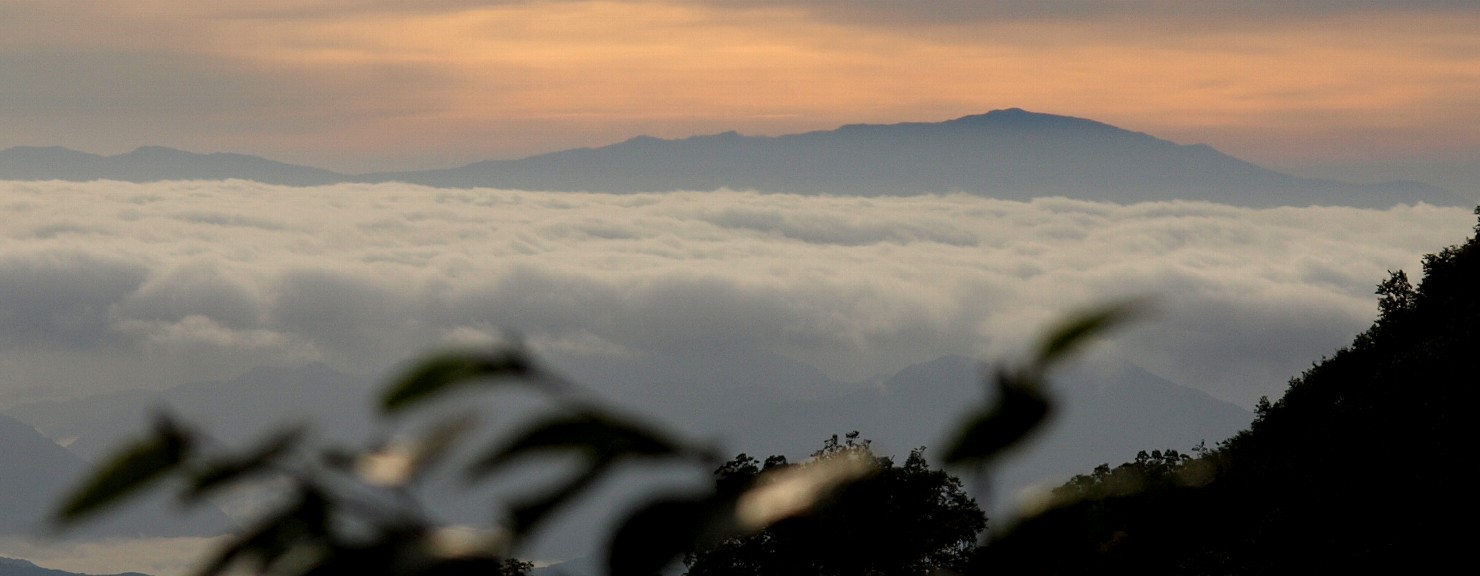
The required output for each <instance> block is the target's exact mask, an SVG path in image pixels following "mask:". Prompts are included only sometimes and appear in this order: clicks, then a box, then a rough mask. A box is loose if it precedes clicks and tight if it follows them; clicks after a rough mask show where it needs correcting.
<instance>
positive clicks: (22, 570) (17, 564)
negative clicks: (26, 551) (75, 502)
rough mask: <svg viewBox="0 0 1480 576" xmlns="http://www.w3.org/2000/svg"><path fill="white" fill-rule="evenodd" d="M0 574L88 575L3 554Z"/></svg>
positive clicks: (135, 575) (134, 574)
mask: <svg viewBox="0 0 1480 576" xmlns="http://www.w3.org/2000/svg"><path fill="white" fill-rule="evenodd" d="M0 576H88V575H85V574H79V573H77V572H68V571H66V570H57V569H54V568H42V567H40V566H37V565H36V564H34V563H32V562H29V561H26V560H19V559H16V558H6V557H4V556H0ZM94 576H101V575H94ZM106 576H147V575H146V574H140V573H138V572H123V573H120V574H108V575H106Z"/></svg>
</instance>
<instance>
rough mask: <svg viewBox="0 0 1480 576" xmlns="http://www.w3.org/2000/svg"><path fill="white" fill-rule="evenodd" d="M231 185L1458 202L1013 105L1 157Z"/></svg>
mask: <svg viewBox="0 0 1480 576" xmlns="http://www.w3.org/2000/svg"><path fill="white" fill-rule="evenodd" d="M226 178H240V179H246V180H255V181H259V182H264V183H269V184H284V185H295V186H303V185H319V184H330V183H336V182H365V183H378V182H404V183H410V184H420V185H426V186H435V187H454V188H471V187H492V188H516V189H526V190H545V191H591V192H618V193H623V192H667V191H676V190H697V191H708V190H716V189H720V188H730V189H735V190H757V191H761V192H776V193H793V194H831V195H845V196H854V195H857V196H883V195H914V194H932V193H964V194H973V195H979V196H987V197H992V198H1000V199H1008V200H1026V199H1030V198H1038V197H1045V196H1065V197H1070V198H1078V199H1085V200H1097V201H1109V202H1120V203H1128V202H1142V201H1158V200H1177V199H1180V200H1203V201H1212V202H1219V203H1223V204H1229V205H1234V206H1252V207H1264V206H1305V205H1313V204H1315V205H1342V206H1362V207H1388V206H1392V205H1394V204H1399V203H1415V202H1427V203H1430V204H1440V205H1456V206H1457V205H1464V204H1466V203H1465V202H1464V201H1462V200H1461V199H1459V198H1457V197H1456V196H1454V195H1453V194H1450V193H1449V192H1447V191H1445V190H1443V189H1441V188H1437V187H1433V186H1429V185H1426V184H1421V183H1416V182H1403V181H1395V182H1387V183H1381V184H1350V183H1345V182H1338V181H1334V180H1320V179H1310V178H1298V177H1294V176H1290V175H1286V174H1282V173H1279V172H1275V171H1272V170H1268V169H1265V168H1261V167H1259V166H1255V165H1254V164H1250V163H1248V162H1245V161H1243V160H1239V159H1237V158H1234V157H1232V156H1229V155H1227V154H1223V153H1221V152H1219V151H1217V150H1214V149H1213V148H1211V147H1209V146H1207V145H1203V144H1191V145H1183V144H1176V143H1174V142H1170V141H1167V140H1162V139H1160V138H1156V137H1154V136H1150V135H1148V134H1143V133H1140V132H1133V131H1130V130H1124V129H1121V128H1117V127H1114V126H1111V125H1108V124H1104V123H1101V122H1096V121H1093V120H1087V119H1083V118H1074V117H1070V116H1059V115H1054V114H1042V113H1036V112H1029V111H1026V110H1022V109H1018V108H1011V109H1006V110H994V111H991V112H988V113H985V114H978V115H973V116H965V117H961V118H957V119H955V120H949V121H944V122H910V123H900V124H852V125H847V126H843V127H841V128H837V129H835V130H824V131H815V132H807V133H802V134H790V135H783V136H743V135H741V134H739V133H736V132H724V133H721V134H713V135H706V136H693V137H689V138H681V139H671V140H670V139H661V138H654V137H651V136H638V137H636V138H632V139H630V140H627V141H625V142H621V143H618V144H612V145H609V146H602V147H597V148H579V149H572V150H564V151H559V152H552V153H549V154H540V155H536V156H531V157H528V158H522V159H517V160H490V161H485V162H478V163H474V164H469V165H466V166H462V167H457V168H449V169H438V170H421V171H406V172H379V173H371V174H361V175H353V176H352V175H344V174H337V173H334V172H330V171H327V170H320V169H317V168H309V167H305V166H295V165H291V164H283V163H279V162H273V161H271V160H266V159H263V158H258V157H255V156H244V155H238V154H193V153H189V152H182V151H179V150H171V149H168V148H157V147H146V148H140V149H138V150H135V151H133V152H130V153H128V154H122V155H118V156H108V157H104V156H97V155H92V154H86V153H82V152H76V151H72V150H68V149H65V148H11V149H9V150H4V151H0V179H10V180H47V179H56V180H96V179H112V180H125V181H131V182H147V181H156V180H182V179H226Z"/></svg>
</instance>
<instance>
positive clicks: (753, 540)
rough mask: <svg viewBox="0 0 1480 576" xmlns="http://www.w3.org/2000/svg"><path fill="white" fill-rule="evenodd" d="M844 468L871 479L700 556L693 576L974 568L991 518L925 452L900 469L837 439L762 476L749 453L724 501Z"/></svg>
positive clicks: (896, 575) (916, 573)
mask: <svg viewBox="0 0 1480 576" xmlns="http://www.w3.org/2000/svg"><path fill="white" fill-rule="evenodd" d="M839 460H850V461H852V462H853V463H862V464H863V465H864V466H865V467H866V468H865V470H864V475H863V477H862V478H861V479H860V480H858V481H856V482H852V483H848V484H846V485H843V486H840V487H839V489H838V490H837V491H836V493H834V494H829V495H827V496H825V500H824V501H823V504H822V505H820V506H817V507H815V508H813V509H811V510H808V511H807V512H805V513H801V514H797V515H794V516H791V517H789V518H786V519H784V520H781V521H779V522H776V523H775V524H772V525H770V526H768V527H766V528H764V529H762V530H760V531H759V532H756V533H753V534H749V535H745V536H741V537H734V538H729V539H726V540H724V541H722V542H720V543H719V544H718V545H716V546H713V547H709V548H706V549H702V550H700V551H698V552H697V553H695V554H694V555H692V556H691V557H690V558H689V571H688V574H689V576H762V575H784V574H815V575H818V576H923V575H925V574H930V573H932V572H935V571H937V570H949V571H956V572H959V571H960V570H962V569H963V568H964V567H965V566H966V563H967V560H968V559H969V557H970V554H971V552H972V551H973V550H974V549H975V548H976V544H977V537H978V534H979V533H980V532H981V531H982V530H983V529H985V528H986V525H987V518H986V515H985V514H984V513H982V511H981V509H980V508H978V507H977V506H976V502H975V501H974V500H973V499H972V498H971V497H970V496H969V495H967V494H966V493H965V491H964V490H963V489H962V485H961V481H960V480H959V479H958V478H956V477H954V476H951V475H950V474H947V473H946V472H945V471H943V470H940V469H932V468H930V466H929V464H928V463H927V462H926V460H925V449H924V448H917V449H915V450H912V451H911V452H910V455H909V457H907V458H906V459H905V461H904V464H903V465H896V464H895V463H894V461H893V459H891V458H888V457H883V456H877V455H875V454H874V453H873V451H872V450H871V448H870V446H869V442H868V441H867V440H860V439H859V435H858V433H857V432H851V433H849V434H848V435H847V437H846V439H845V440H844V441H841V442H840V441H839V440H838V437H837V436H836V435H834V436H832V437H831V438H829V439H828V440H826V441H825V442H824V444H823V447H822V448H821V449H819V450H817V451H816V452H814V453H813V454H812V459H811V460H808V461H807V462H802V463H797V464H788V463H786V461H785V459H784V458H781V457H776V456H773V457H771V458H768V459H767V460H766V465H765V466H764V467H761V466H757V462H756V461H755V459H754V458H751V457H749V456H747V455H745V454H740V455H738V456H736V457H735V458H734V459H732V460H730V461H729V462H727V463H725V464H724V465H723V466H721V467H719V468H718V469H716V470H715V486H716V489H717V490H718V491H721V492H724V491H728V490H734V489H736V488H741V489H744V488H746V487H750V486H756V485H760V486H765V484H766V483H767V482H769V481H770V480H771V479H772V478H775V477H783V476H785V475H787V474H788V473H791V472H794V471H796V470H797V469H799V468H800V469H805V468H807V467H816V466H838V465H839ZM844 465H846V464H844Z"/></svg>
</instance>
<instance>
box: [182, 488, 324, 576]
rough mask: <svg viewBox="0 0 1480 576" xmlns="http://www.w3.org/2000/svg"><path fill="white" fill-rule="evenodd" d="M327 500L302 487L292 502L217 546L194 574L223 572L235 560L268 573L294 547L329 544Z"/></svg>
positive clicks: (209, 574) (202, 575)
mask: <svg viewBox="0 0 1480 576" xmlns="http://www.w3.org/2000/svg"><path fill="white" fill-rule="evenodd" d="M329 507H330V504H329V501H328V499H327V498H326V497H325V496H324V495H323V494H321V493H319V492H318V491H317V490H313V489H310V488H307V487H304V488H303V489H302V490H301V491H300V492H299V493H298V495H297V498H296V499H295V500H294V501H293V503H292V504H291V505H289V506H287V507H285V508H283V509H281V510H279V511H277V512H276V513H274V514H272V515H269V516H267V517H265V518H263V519H262V520H261V521H259V522H258V523H257V524H256V525H255V526H253V527H252V528H251V529H250V530H248V531H247V532H245V533H243V534H241V535H240V536H238V537H237V538H235V539H234V540H232V541H231V543H229V544H227V545H226V546H225V547H223V548H221V549H220V550H217V551H216V552H215V553H214V554H213V555H212V556H211V558H210V560H209V561H207V562H206V563H205V564H204V565H202V567H201V569H200V570H199V571H198V572H196V573H195V576H215V575H217V574H223V573H225V572H226V571H227V570H228V569H230V568H232V565H233V564H235V563H236V562H238V561H245V562H250V563H251V564H252V572H251V573H253V574H265V573H268V572H269V570H268V568H269V567H270V566H271V565H272V564H273V563H275V562H277V561H278V560H280V559H282V558H283V557H285V556H287V555H289V553H291V552H294V551H295V550H296V551H302V550H307V549H311V548H318V549H321V550H323V551H324V552H327V548H328V546H329V541H328V536H329Z"/></svg>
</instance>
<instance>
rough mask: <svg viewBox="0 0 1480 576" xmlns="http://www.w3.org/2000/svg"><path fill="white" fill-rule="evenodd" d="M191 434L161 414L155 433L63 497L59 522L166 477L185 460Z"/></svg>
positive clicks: (115, 457) (102, 505) (122, 453)
mask: <svg viewBox="0 0 1480 576" xmlns="http://www.w3.org/2000/svg"><path fill="white" fill-rule="evenodd" d="M191 444H192V439H191V436H190V435H189V434H188V433H187V432H185V431H184V430H182V429H181V428H180V427H179V426H178V425H176V424H175V422H174V421H173V420H170V419H169V418H168V417H165V416H160V417H159V419H158V421H157V422H156V424H155V430H154V434H153V435H152V436H150V437H148V438H145V439H143V440H140V441H137V442H135V443H133V444H130V445H129V446H127V447H125V448H124V449H123V450H122V451H120V452H118V453H117V454H116V455H114V456H113V458H112V459H110V460H109V461H108V463H107V464H105V465H103V466H102V467H101V468H99V469H97V471H96V472H95V473H94V474H93V475H92V476H91V477H89V478H88V479H87V481H86V482H84V483H83V484H82V487H81V488H80V489H78V490H76V491H74V492H73V493H72V494H71V495H70V496H68V497H67V498H66V499H65V500H63V504H62V506H61V509H60V510H59V511H58V512H57V514H56V521H57V522H58V523H59V524H63V525H65V524H71V523H73V522H76V521H77V520H80V519H82V518H84V517H86V516H89V515H91V514H93V513H96V512H98V511H99V510H102V509H104V508H106V507H108V506H110V505H112V504H116V503H117V502H119V501H120V500H122V499H123V498H124V497H126V496H129V495H132V494H134V493H135V492H137V491H139V490H141V489H143V488H144V487H146V486H148V485H149V484H150V483H152V482H154V481H156V480H158V479H160V478H163V477H165V476H166V475H168V474H169V473H170V472H172V471H174V470H175V469H176V468H177V467H179V466H180V464H181V463H183V462H184V460H185V457H186V455H187V454H188V453H189V451H190V447H191Z"/></svg>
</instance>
